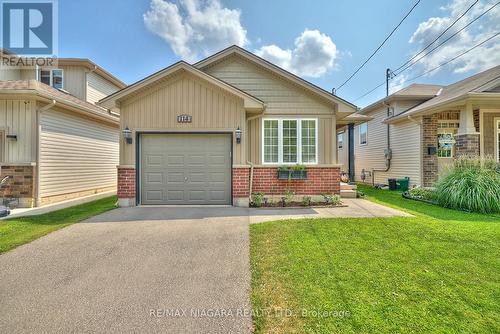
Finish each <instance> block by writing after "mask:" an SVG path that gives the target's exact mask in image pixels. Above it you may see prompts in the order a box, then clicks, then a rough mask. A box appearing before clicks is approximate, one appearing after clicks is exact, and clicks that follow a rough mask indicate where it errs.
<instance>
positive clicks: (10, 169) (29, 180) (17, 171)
mask: <svg viewBox="0 0 500 334" xmlns="http://www.w3.org/2000/svg"><path fill="white" fill-rule="evenodd" d="M34 172H35V168H34V167H33V166H2V167H1V173H0V174H1V175H0V176H1V178H4V177H5V176H10V177H11V178H10V179H9V180H7V182H6V183H5V184H4V185H3V186H2V189H1V190H0V196H2V197H6V198H33V197H34V194H35V183H34V182H35V175H34Z"/></svg>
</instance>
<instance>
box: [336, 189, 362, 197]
mask: <svg viewBox="0 0 500 334" xmlns="http://www.w3.org/2000/svg"><path fill="white" fill-rule="evenodd" d="M357 195H358V192H357V191H356V190H352V189H349V190H347V189H340V197H342V198H356V197H357Z"/></svg>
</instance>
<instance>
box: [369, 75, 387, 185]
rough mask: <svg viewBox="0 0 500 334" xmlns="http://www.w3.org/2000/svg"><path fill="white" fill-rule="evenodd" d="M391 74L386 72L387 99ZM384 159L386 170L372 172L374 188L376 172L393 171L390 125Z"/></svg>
mask: <svg viewBox="0 0 500 334" xmlns="http://www.w3.org/2000/svg"><path fill="white" fill-rule="evenodd" d="M391 73H392V72H391V70H390V69H387V70H386V75H385V85H386V88H385V92H386V97H388V96H389V79H390V78H391ZM384 104H385V105H386V106H387V118H389V117H390V116H391V108H390V104H389V103H388V102H384ZM384 157H385V167H386V168H385V169H373V170H372V186H375V172H382V173H387V172H388V171H389V170H390V169H391V159H392V150H391V129H390V124H389V123H387V148H386V149H385V150H384Z"/></svg>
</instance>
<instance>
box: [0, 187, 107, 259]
mask: <svg viewBox="0 0 500 334" xmlns="http://www.w3.org/2000/svg"><path fill="white" fill-rule="evenodd" d="M115 203H116V197H115V196H113V197H108V198H104V199H100V200H97V201H94V202H90V203H86V204H81V205H78V206H74V207H71V208H67V209H62V210H58V211H54V212H51V213H46V214H43V215H38V216H31V217H25V218H13V219H8V220H2V221H0V254H1V253H4V252H6V251H8V250H10V249H12V248H15V247H17V246H19V245H22V244H25V243H28V242H30V241H33V240H35V239H38V238H40V237H41V236H44V235H46V234H48V233H50V232H53V231H56V230H58V229H61V228H63V227H66V226H68V225H71V224H74V223H78V222H80V221H82V220H85V219H87V218H89V217H92V216H95V215H97V214H100V213H102V212H105V211H108V210H111V209H113V208H115Z"/></svg>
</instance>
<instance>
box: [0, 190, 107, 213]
mask: <svg viewBox="0 0 500 334" xmlns="http://www.w3.org/2000/svg"><path fill="white" fill-rule="evenodd" d="M113 195H116V190H112V191H106V192H102V193H97V194H93V195H88V196H83V197H78V198H73V199H69V200H66V201H61V202H57V203H54V204H48V205H44V206H40V207H36V208H17V209H12V210H11V212H10V215H9V216H8V217H0V220H2V219H7V218H19V217H25V216H34V215H41V214H44V213H49V212H52V211H57V210H61V209H65V208H69V207H71V206H75V205H80V204H84V203H88V202H92V201H97V200H98V199H101V198H106V197H110V196H113Z"/></svg>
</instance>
